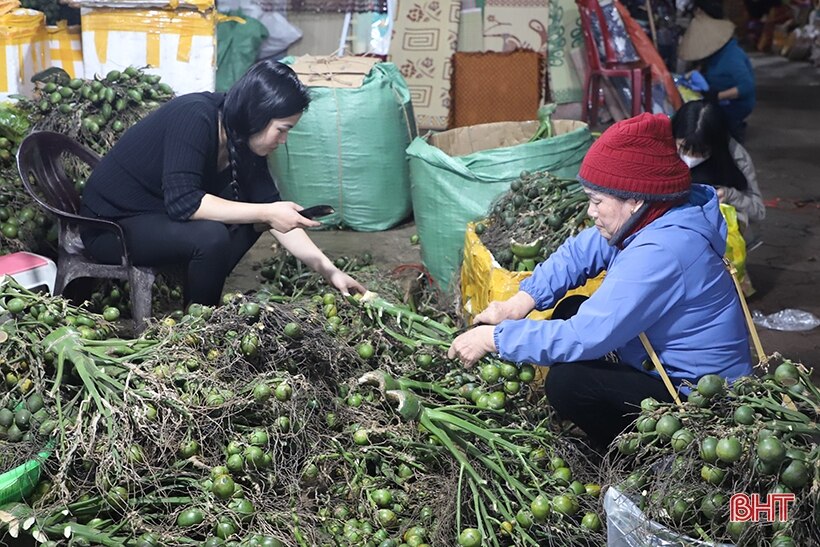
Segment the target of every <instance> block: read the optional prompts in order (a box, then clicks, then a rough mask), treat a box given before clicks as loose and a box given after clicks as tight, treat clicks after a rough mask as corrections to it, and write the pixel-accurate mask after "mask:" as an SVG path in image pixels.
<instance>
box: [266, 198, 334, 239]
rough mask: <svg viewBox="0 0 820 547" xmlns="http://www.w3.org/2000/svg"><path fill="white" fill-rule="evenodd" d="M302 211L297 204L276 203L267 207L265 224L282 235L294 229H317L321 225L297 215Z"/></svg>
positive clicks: (289, 202) (290, 202) (288, 202)
mask: <svg viewBox="0 0 820 547" xmlns="http://www.w3.org/2000/svg"><path fill="white" fill-rule="evenodd" d="M302 209H304V207H302V206H301V205H299V204H298V203H294V202H292V201H277V202H275V203H271V204H269V205H268V214H267V215H266V217H265V222H266V223H267V224H268V226H270V227H271V228H273V229H274V230H276V231H277V232H281V233H283V234H285V233H287V232H290V231H291V230H293V229H294V228H317V227H319V226H321V225H322V224H321V223H320V222H317V221H315V220H310V219H309V218H305V217H303V216H302V215H300V214H299V211H301V210H302Z"/></svg>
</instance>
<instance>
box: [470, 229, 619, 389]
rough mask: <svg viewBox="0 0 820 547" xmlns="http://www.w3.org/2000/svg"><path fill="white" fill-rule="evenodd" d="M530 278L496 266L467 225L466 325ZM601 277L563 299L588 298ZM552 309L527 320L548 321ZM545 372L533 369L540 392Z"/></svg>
mask: <svg viewBox="0 0 820 547" xmlns="http://www.w3.org/2000/svg"><path fill="white" fill-rule="evenodd" d="M531 275H532V272H511V271H510V270H508V269H506V268H502V267H501V266H499V265H498V262H496V260H495V258H493V255H492V253H490V251H489V249H487V247H485V246H484V244H483V243H481V239H480V238H479V237H478V234H476V233H475V223H474V222H471V223H469V224H468V225H467V233H466V234H465V235H464V262H463V263H462V265H461V303H462V310H463V312H464V314H465V316H466V317H467V321H468V323H472V322H473V319H474V318H475V316H476V315H478V314H479V313H481V312H482V311H484V309H486V308H487V306H488V305H489V304H490V302H493V301H495V300H507V299H508V298H510V297H512V296H514V295H515V294H516V293H517V292H518V285H519V284H520V283H521V282H522V281H524V280H525V279H527V278H528V277H529V276H531ZM604 275H605V274H604V273H602V274H600V275H599V276H598V277H596V278H594V279H590V280H589V281H587V282H586V284H585V285H583V286H582V287H578V288H577V289H572V290H571V291H567V294H566V295H564V298H566V297H567V296H572V295H574V294H581V295H584V296H589V295H591V294H592V293H594V292H595V291H596V290H597V289H598V287H600V286H601V283H603V281H604ZM562 300H563V298H562ZM559 302H560V300H559ZM556 304H558V302H556ZM553 309H554V308H552V309H549V310H544V311H532V312H531V313H530V314H529V315H528V316H527V318H528V319H549V318H550V317H552V311H553ZM548 372H549V367H535V379H534V380H533V381H532V387H533V389H539V386H540V385H541V384H543V383H544V380H545V379H546V377H547V373H548Z"/></svg>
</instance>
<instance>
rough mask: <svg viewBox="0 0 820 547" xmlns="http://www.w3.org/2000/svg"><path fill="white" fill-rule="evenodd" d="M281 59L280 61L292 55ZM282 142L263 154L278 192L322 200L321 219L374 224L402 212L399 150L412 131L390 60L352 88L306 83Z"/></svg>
mask: <svg viewBox="0 0 820 547" xmlns="http://www.w3.org/2000/svg"><path fill="white" fill-rule="evenodd" d="M292 61H293V59H286V60H285V62H292ZM310 90H311V97H312V98H311V103H310V107H309V108H308V109H307V111H306V112H305V113H304V114H303V115H302V118H301V120H300V121H299V123H298V124H296V126H295V127H294V128H293V129H292V130H291V131H290V133H289V136H288V142H287V145H286V146H280V147H279V148H278V149H277V150H276V151H275V152H274V153H273V154H271V156H270V157H269V158H268V164H269V166H270V169H271V174H272V175H273V178H274V180H275V181H276V184H277V186H278V188H279V191H280V193H281V194H282V198H283V199H286V200H288V201H295V202H296V203H298V204H300V205H302V206H304V207H310V206H313V205H330V206H332V207H333V208H334V209H335V210H336V213H335V214H333V215H331V216H329V217H324V218H323V219H321V220H322V222H323V223H324V224H326V225H329V226H337V225H341V226H343V227H346V228H351V229H353V230H359V231H368V232H370V231H379V230H386V229H388V228H390V227H392V226H395V225H396V224H398V223H399V222H401V221H402V220H404V219H406V218H407V217H408V216H409V215H410V176H409V171H408V167H407V158H406V157H405V154H404V151H405V149H406V148H407V145H408V144H410V141H411V140H412V139H413V137H415V134H416V126H415V121H414V118H413V109H412V104H411V102H410V92H409V91H408V89H407V85H406V83H405V82H404V79H403V78H402V76H401V74H400V73H399V71H398V69H397V68H396V66H395V65H394V64H392V63H378V64H375V65H374V66H373V68H372V69H371V70H370V73H369V74H367V76H365V78H364V81H363V83H362V85H361V86H360V87H352V88H344V87H311V88H310Z"/></svg>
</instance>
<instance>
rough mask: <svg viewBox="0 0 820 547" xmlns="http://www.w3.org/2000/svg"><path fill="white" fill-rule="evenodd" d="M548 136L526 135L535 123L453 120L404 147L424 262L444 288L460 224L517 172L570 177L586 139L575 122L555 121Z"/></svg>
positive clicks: (459, 245)
mask: <svg viewBox="0 0 820 547" xmlns="http://www.w3.org/2000/svg"><path fill="white" fill-rule="evenodd" d="M552 123H553V129H554V130H553V135H554V136H553V137H551V138H549V139H543V140H537V141H534V142H527V141H528V140H529V138H530V137H531V136H532V135H533V134H534V133H535V131H536V129H537V128H538V122H537V121H532V122H499V123H491V124H483V125H476V126H471V127H460V128H457V129H452V130H450V131H445V132H443V133H438V134H435V135H432V136H430V137H429V138H427V139H424V138H416V139H415V140H414V141H413V142H412V143H411V144H410V146H409V147H408V148H407V155H408V156H409V163H410V187H411V193H412V198H413V213H414V215H415V220H416V227H417V229H418V234H419V237H420V239H421V256H422V260H423V262H424V265H425V267H426V268H427V270H428V271H429V272H430V274H431V275H432V276H433V278H434V279H435V280H436V281H437V282H438V283H439V285H441V286H442V287H443V288H446V287H448V286H449V285H450V284H451V283H452V282H453V280H454V274H455V273H456V272H457V271H458V268H459V266H460V265H461V261H462V253H463V248H464V233H465V231H466V227H467V223H468V222H471V221H474V220H478V219H480V218H484V217H485V216H486V214H487V209H488V208H489V206H490V205H491V203H492V202H493V200H494V199H495V198H497V197H498V196H499V195H501V194H502V193H504V192H506V191H507V190H508V189H509V186H510V183H511V182H512V181H513V180H515V179H517V178H518V177H519V176H520V175H521V172H522V171H532V172H534V171H550V172H551V173H553V174H554V175H556V176H559V177H575V176H577V175H578V169H579V167H580V165H581V160H582V159H583V158H584V155H585V154H586V151H587V150H588V149H589V146H590V144H591V143H592V137H591V135H590V132H589V128H588V127H587V125H586V124H584V123H582V122H576V121H569V120H554V121H553V122H552Z"/></svg>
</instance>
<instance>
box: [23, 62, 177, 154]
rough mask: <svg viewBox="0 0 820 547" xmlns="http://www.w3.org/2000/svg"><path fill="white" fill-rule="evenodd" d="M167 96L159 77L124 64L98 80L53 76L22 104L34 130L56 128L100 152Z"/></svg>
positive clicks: (166, 88) (112, 144) (169, 90)
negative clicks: (25, 105) (36, 95)
mask: <svg viewBox="0 0 820 547" xmlns="http://www.w3.org/2000/svg"><path fill="white" fill-rule="evenodd" d="M172 97H173V91H172V90H171V88H170V86H168V84H165V83H162V82H160V77H159V76H156V75H152V74H145V73H144V72H143V71H142V70H140V69H137V68H134V67H128V68H126V69H124V70H123V71H119V70H112V71H110V72H108V74H106V76H105V77H104V78H94V79H92V80H83V79H81V78H73V79H68V78H59V77H58V78H53V79H52V81H49V82H45V83H43V84H42V85H41V86H40V87H39V99H37V100H32V101H31V102H30V103H29V104H28V107H29V108H30V110H31V112H32V114H31V118H32V125H33V129H34V130H46V131H56V132H57V133H63V134H65V135H68V136H69V137H71V138H73V139H74V140H76V141H77V142H79V143H82V144H83V145H85V146H87V147H89V148H91V149H93V150H94V151H96V152H97V153H99V154H105V153H106V152H107V151H108V150H109V149H111V147H112V146H114V143H115V142H117V139H118V138H119V137H120V135H121V134H122V132H123V131H125V130H126V129H127V128H128V127H130V126H131V125H133V124H135V123H136V122H138V121H139V120H140V119H142V118H144V117H145V116H146V115H148V114H149V113H150V112H151V111H152V110H154V109H155V108H157V107H158V106H159V105H160V104H161V103H164V102H166V101H168V100H169V99H171V98H172Z"/></svg>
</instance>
